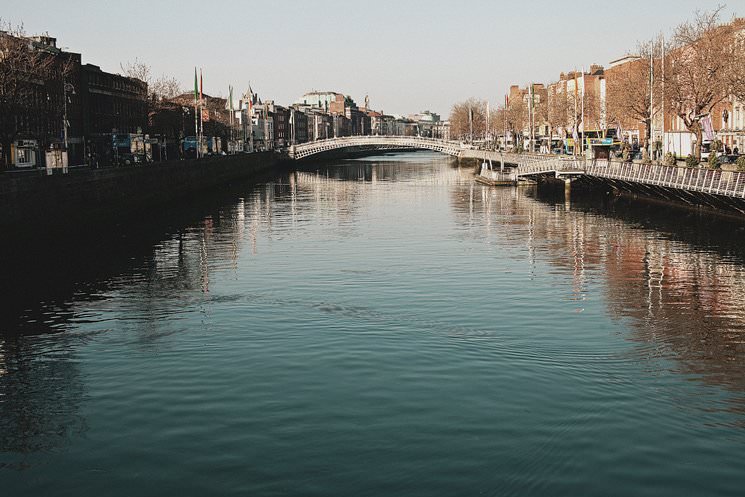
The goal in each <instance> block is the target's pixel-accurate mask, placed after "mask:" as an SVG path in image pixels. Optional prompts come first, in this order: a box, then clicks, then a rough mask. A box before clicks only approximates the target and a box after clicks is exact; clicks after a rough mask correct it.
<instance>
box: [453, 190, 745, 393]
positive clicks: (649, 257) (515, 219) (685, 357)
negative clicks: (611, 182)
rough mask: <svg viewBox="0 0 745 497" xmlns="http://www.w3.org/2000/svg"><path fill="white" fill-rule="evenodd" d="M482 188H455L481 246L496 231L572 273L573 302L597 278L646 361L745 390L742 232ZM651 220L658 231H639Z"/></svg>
mask: <svg viewBox="0 0 745 497" xmlns="http://www.w3.org/2000/svg"><path fill="white" fill-rule="evenodd" d="M476 188H477V191H478V189H479V188H480V189H481V192H482V194H481V195H474V194H473V193H472V192H469V193H468V194H467V196H466V198H468V201H467V202H464V201H463V198H464V195H463V194H462V192H461V191H460V190H459V189H457V188H455V189H453V195H452V206H453V209H454V212H456V213H457V214H458V215H459V222H462V223H464V224H465V223H467V224H469V225H470V226H473V225H474V222H473V217H474V216H475V215H477V213H478V212H480V213H481V216H482V219H483V221H482V226H483V235H484V238H485V239H491V238H492V237H493V236H494V233H495V232H496V231H501V232H502V234H503V235H502V236H508V237H509V238H510V239H511V240H514V239H515V238H519V239H521V240H522V243H524V244H525V247H526V254H527V255H526V259H527V262H528V263H529V264H531V265H533V264H535V260H536V258H538V259H541V260H544V261H546V262H547V263H549V264H550V265H553V266H556V267H558V268H561V269H562V270H565V271H567V272H569V273H571V274H572V281H573V295H572V297H571V298H572V299H575V300H577V301H582V300H585V299H586V298H588V297H589V296H588V291H589V290H588V280H589V279H590V278H594V279H595V280H597V281H599V282H600V283H601V284H600V285H594V286H593V288H601V289H602V290H601V291H602V292H604V295H603V297H604V300H605V302H606V303H607V306H608V310H609V312H610V314H611V316H613V317H614V318H615V319H619V320H625V321H627V322H628V323H629V324H630V325H631V326H630V329H631V330H633V334H632V335H631V336H629V337H627V338H628V339H630V340H633V341H636V342H637V343H638V344H639V349H638V351H639V353H640V354H641V355H650V356H656V357H660V358H669V359H674V360H676V364H678V368H679V370H680V371H681V372H683V373H686V374H689V375H692V376H693V377H695V378H700V379H701V380H703V381H705V382H710V383H713V384H718V385H723V386H726V387H728V388H731V389H734V390H737V391H739V392H740V393H743V392H745V308H744V307H743V305H742V303H743V302H745V252H744V251H743V248H742V247H745V243H742V242H743V241H745V240H743V234H742V230H740V231H739V232H738V231H734V232H733V230H732V225H731V223H726V222H724V221H723V222H721V223H719V222H717V221H715V220H712V219H710V218H709V219H707V218H705V217H704V218H696V217H691V216H687V217H689V218H691V223H692V224H690V225H688V228H689V229H686V230H682V231H681V230H679V229H678V228H679V227H678V226H676V225H675V223H672V224H669V223H668V224H666V222H665V216H671V219H675V216H678V217H680V216H681V213H680V212H676V211H671V212H669V213H667V212H660V211H659V210H658V211H657V212H654V209H652V212H650V210H649V209H644V210H643V212H641V213H639V214H638V218H634V213H633V207H632V208H630V209H631V212H629V211H628V210H627V211H625V213H624V215H623V216H617V215H616V213H615V212H614V211H613V210H606V209H604V208H597V207H596V208H594V209H587V208H586V206H584V205H582V204H581V203H580V204H578V203H577V201H576V199H575V201H574V207H573V208H572V209H570V210H566V209H565V204H564V201H563V199H562V200H561V201H560V202H554V201H552V200H548V201H543V200H538V199H537V198H536V196H535V191H534V190H522V189H503V190H501V189H494V188H492V189H488V188H485V187H484V188H482V187H476ZM475 204H476V205H475ZM479 204H480V205H479ZM650 217H651V218H653V219H655V220H656V223H655V224H656V226H655V227H654V229H648V228H646V227H643V226H642V225H644V224H648V220H649V218H650ZM684 217H686V216H684ZM694 221H695V223H697V224H693V223H694ZM668 230H669V231H668ZM702 233H703V234H702ZM706 233H709V234H711V235H712V236H713V237H714V238H713V239H707V237H706V235H705V234H706ZM507 234H508V235H507ZM688 238H691V240H688ZM738 247H740V248H738ZM581 310H582V309H581V308H578V311H581ZM743 404H744V405H745V398H743Z"/></svg>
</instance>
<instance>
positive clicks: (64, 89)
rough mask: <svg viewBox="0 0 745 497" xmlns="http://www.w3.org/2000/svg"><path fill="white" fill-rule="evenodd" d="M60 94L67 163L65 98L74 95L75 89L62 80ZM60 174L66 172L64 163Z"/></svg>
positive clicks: (68, 158)
mask: <svg viewBox="0 0 745 497" xmlns="http://www.w3.org/2000/svg"><path fill="white" fill-rule="evenodd" d="M62 92H63V97H64V98H63V99H62V100H63V101H62V105H63V109H64V115H63V117H62V132H63V134H64V140H65V155H66V156H67V160H68V161H69V160H70V155H69V152H68V149H67V146H68V143H67V128H68V127H69V123H68V121H67V98H68V97H67V94H68V93H70V94H71V95H75V87H74V86H73V85H72V84H71V83H68V82H67V81H65V80H62ZM62 172H63V173H66V172H67V164H65V163H64V162H63V163H62Z"/></svg>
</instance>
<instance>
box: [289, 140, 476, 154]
mask: <svg viewBox="0 0 745 497" xmlns="http://www.w3.org/2000/svg"><path fill="white" fill-rule="evenodd" d="M346 148H350V149H355V148H368V149H380V150H386V149H390V148H410V149H412V150H433V151H435V152H440V153H443V154H447V155H451V156H455V157H457V156H458V155H459V154H460V152H461V150H462V147H461V144H460V143H458V142H453V141H448V140H438V139H436V138H422V137H418V136H344V137H340V138H330V139H328V140H318V141H314V142H308V143H302V144H300V145H292V146H291V147H290V150H289V155H290V158H291V159H295V160H300V159H304V158H306V157H310V156H313V155H316V154H320V153H323V152H328V151H331V150H339V149H346Z"/></svg>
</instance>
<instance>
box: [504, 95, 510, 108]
mask: <svg viewBox="0 0 745 497" xmlns="http://www.w3.org/2000/svg"><path fill="white" fill-rule="evenodd" d="M509 106H510V97H509V95H505V96H504V108H505V109H506V108H507V107H509Z"/></svg>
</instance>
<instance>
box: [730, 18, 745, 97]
mask: <svg viewBox="0 0 745 497" xmlns="http://www.w3.org/2000/svg"><path fill="white" fill-rule="evenodd" d="M733 40H734V42H733V44H732V73H731V75H730V79H731V81H732V95H733V96H735V97H736V98H737V99H738V100H740V101H745V21H743V20H742V19H736V20H735V21H734V22H733Z"/></svg>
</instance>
